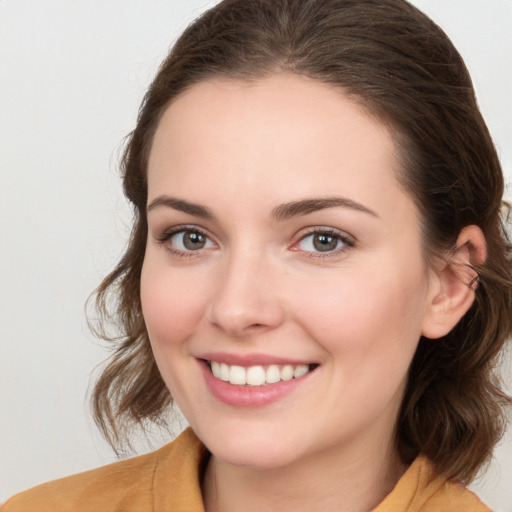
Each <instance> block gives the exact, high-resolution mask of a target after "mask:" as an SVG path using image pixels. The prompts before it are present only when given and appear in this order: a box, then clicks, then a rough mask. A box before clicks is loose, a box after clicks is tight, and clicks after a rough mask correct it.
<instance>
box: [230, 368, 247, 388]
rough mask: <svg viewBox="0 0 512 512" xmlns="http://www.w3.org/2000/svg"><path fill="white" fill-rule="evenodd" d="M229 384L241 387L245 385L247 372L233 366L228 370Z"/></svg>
mask: <svg viewBox="0 0 512 512" xmlns="http://www.w3.org/2000/svg"><path fill="white" fill-rule="evenodd" d="M229 382H230V383H231V384H237V385H238V386H243V385H244V384H247V372H246V371H245V368H243V367H242V366H236V365H233V366H231V367H230V369H229Z"/></svg>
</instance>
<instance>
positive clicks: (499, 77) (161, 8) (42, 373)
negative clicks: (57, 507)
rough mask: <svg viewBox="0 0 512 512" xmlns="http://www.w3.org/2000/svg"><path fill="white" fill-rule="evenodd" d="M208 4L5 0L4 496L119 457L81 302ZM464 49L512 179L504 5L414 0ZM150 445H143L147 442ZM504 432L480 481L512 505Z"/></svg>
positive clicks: (119, 224) (492, 497)
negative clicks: (129, 145) (162, 68)
mask: <svg viewBox="0 0 512 512" xmlns="http://www.w3.org/2000/svg"><path fill="white" fill-rule="evenodd" d="M213 3H215V2H205V0H167V1H163V0H145V1H140V0H108V1H105V0H101V1H100V0H73V1H70V0H44V1H40V0H0V194H1V201H0V225H1V237H0V240H1V242H0V243H1V256H2V265H1V267H0V325H1V328H2V336H1V343H0V389H1V390H2V392H1V394H0V414H1V421H0V434H1V435H0V501H2V500H4V499H6V498H7V497H8V496H10V495H11V494H13V493H15V492H17V491H20V490H22V489H25V488H27V487H30V486H33V485H35V484H38V483H41V482H44V481H47V480H50V479H53V478H57V477H60V476H65V475H67V474H71V473H75V472H78V471H83V470H85V469H89V468H93V467H95V466H99V465H102V464H105V463H109V462H112V461H114V460H115V457H114V455H113V454H112V452H111V451H110V449H109V448H108V447H107V445H106V444H105V442H104V441H102V440H101V438H100V437H99V435H98V433H97V432H96V430H95V427H94V425H93V424H92V421H91V419H90V414H89V411H88V405H87V402H86V398H85V397H86V392H87V389H88V386H89V382H90V377H91V375H92V374H93V373H94V369H95V367H96V366H97V365H98V364H99V363H100V362H101V361H102V360H103V359H104V358H106V357H107V355H108V352H107V351H106V350H105V349H104V348H103V347H102V346H101V345H100V344H98V342H96V341H95V340H94V339H93V337H92V336H91V335H90V334H89V333H88V330H87V326H86V321H85V315H84V303H85V300H86V299H87V297H88V295H89V293H90V292H92V290H93V289H94V288H95V287H96V286H97V284H99V282H100V280H101V278H102V277H103V276H104V275H105V274H106V273H107V272H108V271H109V270H110V269H111V268H112V267H113V265H114V264H115V262H116V260H117V258H118V256H119V255H120V254H121V251H122V249H123V247H124V243H125V240H126V238H127V234H128V230H129V222H130V221H129V219H130V211H129V209H128V208H127V206H126V204H125V202H124V199H123V198H122V194H121V187H120V181H119V178H118V176H117V161H118V157H119V150H120V148H121V146H122V139H123V137H124V136H125V135H126V134H127V133H128V132H129V131H130V130H131V129H132V128H133V126H134V123H135V119H136V114H137V109H138V105H139V103H140V101H141V99H142V96H143V94H144V91H145V89H146V87H147V85H148V84H149V81H150V79H151V77H152V76H153V74H154V72H155V70H156V68H157V66H158V64H159V62H160V61H161V59H162V58H163V57H164V55H165V54H166V51H167V49H168V47H169V45H170V44H171V42H172V41H173V40H174V39H175V38H176V36H177V35H178V34H179V33H180V32H181V30H182V29H183V28H184V27H185V26H186V25H187V24H188V23H189V22H190V21H192V20H193V19H194V18H195V17H196V16H197V15H198V14H199V13H200V12H201V11H202V10H203V7H204V6H205V5H211V4H213ZM413 3H414V4H416V5H418V6H419V7H420V8H422V9H423V10H425V11H426V12H427V13H428V14H430V15H431V16H432V17H433V18H434V20H436V21H437V22H438V23H439V24H440V25H441V26H442V27H443V28H444V29H445V30H446V32H447V33H448V34H449V35H450V37H451V38H452V39H453V41H454V43H455V44H456V46H457V47H458V48H459V50H460V51H461V53H462V55H463V56H464V58H465V59H466V62H467V64H468V67H469V68H470V71H471V72H472V76H473V79H474V82H475V86H476V89H477V94H478V98H479V102H480V104H481V107H482V110H483V112H484V115H485V117H486V119H487V121H488V124H489V127H490V130H491V133H493V135H494V138H495V141H496V144H497V147H498V150H499V153H500V155H501V158H502V162H503V165H504V169H505V172H506V174H507V181H509V182H510V181H511V179H512V108H511V106H510V105H511V92H512V62H511V61H510V49H511V48H512V31H511V30H510V27H511V26H512V2H511V1H510V0H488V1H485V2H484V1H482V0H449V1H446V0H415V1H414V2H413ZM141 446H142V447H144V446H145V445H144V443H143V442H142V443H141ZM511 473H512V436H511V435H510V434H509V436H508V437H507V438H506V439H505V440H504V442H503V443H502V444H501V445H500V447H499V449H498V451H497V460H496V462H495V463H494V464H493V465H492V466H491V468H490V469H489V470H488V472H487V474H486V477H485V478H484V479H483V480H481V481H480V482H478V483H477V484H476V485H475V486H474V488H475V489H476V490H477V492H478V493H479V495H480V496H481V497H482V498H483V499H484V500H485V501H486V502H487V503H489V504H490V505H492V506H493V507H494V508H495V509H496V511H498V512H499V511H501V512H510V511H512V490H511V488H510V487H511V486H510V474H511Z"/></svg>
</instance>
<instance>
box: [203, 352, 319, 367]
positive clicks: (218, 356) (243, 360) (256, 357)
mask: <svg viewBox="0 0 512 512" xmlns="http://www.w3.org/2000/svg"><path fill="white" fill-rule="evenodd" d="M197 358H198V359H204V360H206V361H216V362H218V363H226V364H228V365H230V366H232V365H237V366H268V365H271V364H278V365H287V364H289V365H292V366H297V365H302V364H312V363H313V361H305V360H298V359H291V358H289V357H280V356H273V355H270V354H235V353H231V352H208V353H204V354H201V355H199V356H197Z"/></svg>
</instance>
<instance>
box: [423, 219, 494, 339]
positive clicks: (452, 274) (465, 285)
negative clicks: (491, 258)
mask: <svg viewBox="0 0 512 512" xmlns="http://www.w3.org/2000/svg"><path fill="white" fill-rule="evenodd" d="M486 256H487V248H486V243H485V237H484V234H483V233H482V230H481V229H480V228H479V227H478V226H474V225H471V226H467V227H465V228H464V229H463V230H462V231H461V232H460V235H459V237H458V239H457V243H456V245H455V249H454V250H453V251H452V252H450V253H449V254H448V257H447V258H446V259H444V260H443V262H442V265H440V267H439V268H438V269H434V270H432V271H431V280H430V283H429V284H430V288H429V299H428V303H427V311H426V314H425V317H424V320H423V328H422V334H423V336H425V337H426V338H432V339H434V338H440V337H442V336H445V335H446V334H448V333H449V332H450V331H451V330H452V329H453V328H454V327H455V325H457V323H458V322H459V320H460V319H461V318H462V317H463V316H464V314H465V313H466V312H467V311H468V309H469V308H470V307H471V305H472V304H473V301H474V300H475V290H476V288H477V287H478V273H477V272H476V270H475V267H476V268H478V266H480V265H482V264H483V263H484V261H485V259H486Z"/></svg>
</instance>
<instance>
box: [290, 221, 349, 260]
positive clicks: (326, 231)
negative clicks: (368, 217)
mask: <svg viewBox="0 0 512 512" xmlns="http://www.w3.org/2000/svg"><path fill="white" fill-rule="evenodd" d="M318 235H325V236H329V237H332V238H334V239H336V240H337V241H338V242H340V243H341V244H342V246H341V247H338V248H336V249H334V250H333V251H325V252H321V251H303V252H304V254H306V255H307V257H308V258H322V259H323V258H330V257H337V256H340V255H341V254H343V253H345V252H347V251H348V250H350V249H352V248H353V247H354V246H355V245H356V242H355V240H354V239H353V238H352V237H351V236H349V235H347V234H345V233H342V232H340V231H337V230H335V229H332V228H312V229H310V230H309V231H307V232H306V233H304V234H303V235H302V236H301V237H300V239H299V241H298V242H296V243H295V244H294V245H293V246H292V249H293V250H300V249H294V248H295V247H297V246H298V245H299V244H300V243H301V242H303V241H304V240H306V239H307V238H309V237H314V236H318Z"/></svg>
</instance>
